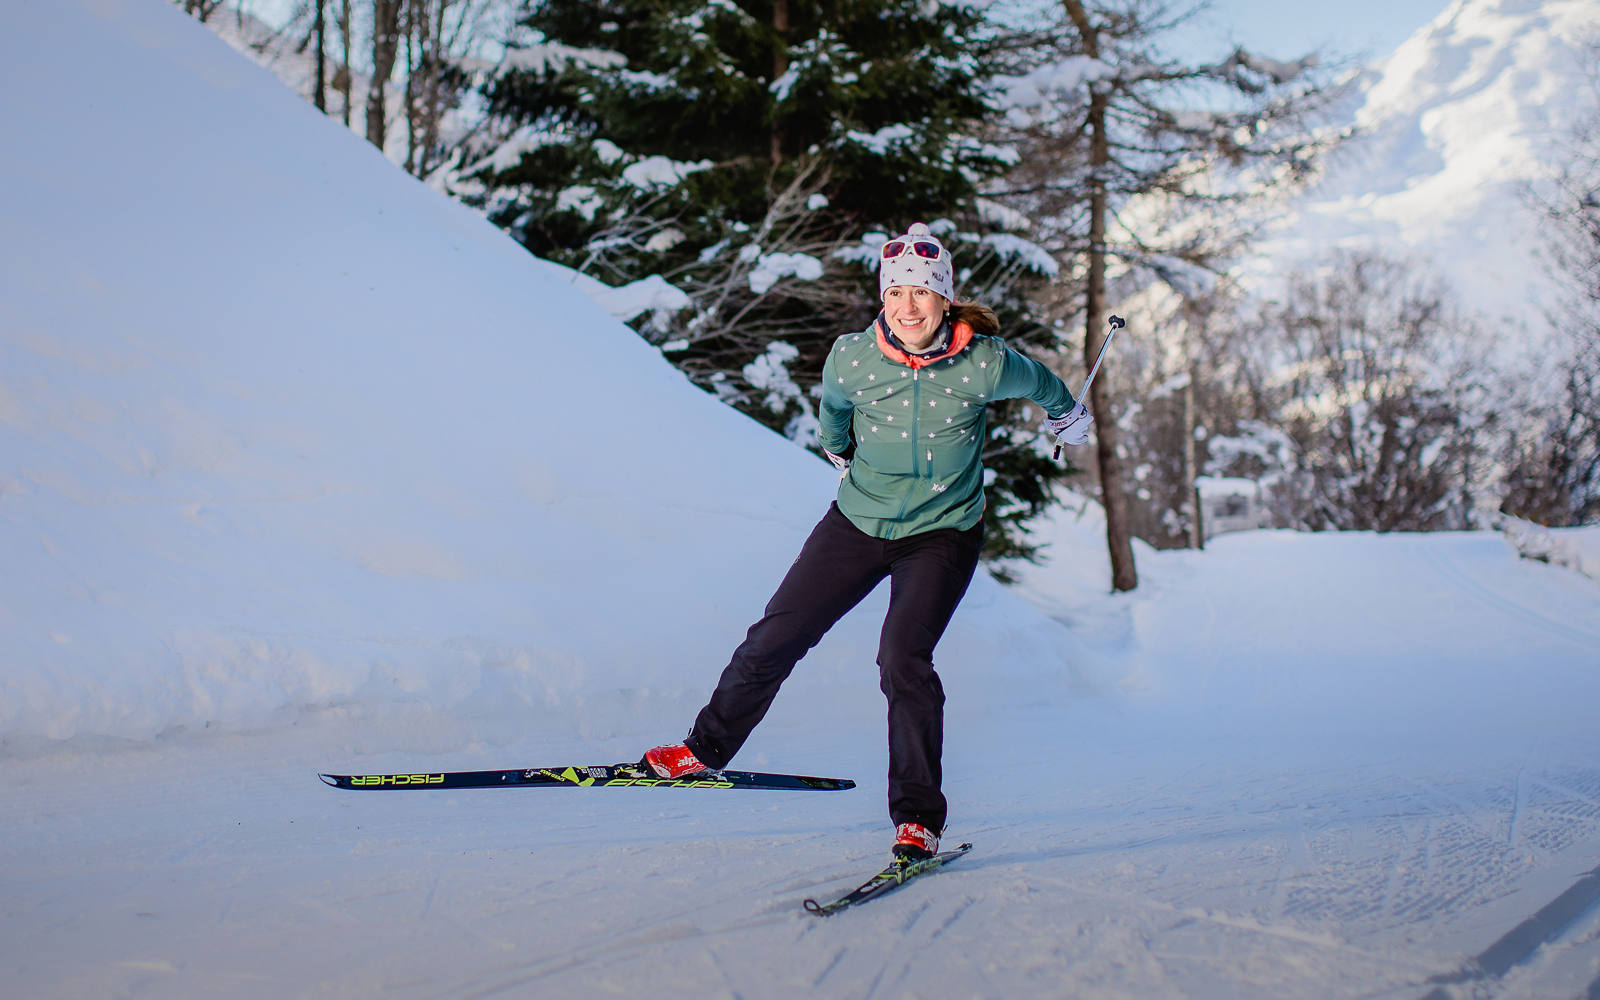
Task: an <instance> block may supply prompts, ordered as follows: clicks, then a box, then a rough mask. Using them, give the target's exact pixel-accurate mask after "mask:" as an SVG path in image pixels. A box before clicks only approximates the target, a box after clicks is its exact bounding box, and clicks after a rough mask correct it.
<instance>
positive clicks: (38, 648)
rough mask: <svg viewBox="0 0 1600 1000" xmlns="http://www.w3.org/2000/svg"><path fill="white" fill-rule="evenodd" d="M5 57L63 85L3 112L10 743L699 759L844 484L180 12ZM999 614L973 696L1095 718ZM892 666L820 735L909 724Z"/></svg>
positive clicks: (994, 593) (844, 679)
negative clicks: (238, 742)
mask: <svg viewBox="0 0 1600 1000" xmlns="http://www.w3.org/2000/svg"><path fill="white" fill-rule="evenodd" d="M7 27H8V30H7V31H6V32H5V33H4V37H3V38H0V59H3V60H4V61H5V63H6V65H7V66H8V68H9V72H10V73H11V75H12V77H13V78H14V79H18V80H23V79H50V80H53V81H54V82H53V83H52V85H51V86H49V87H42V88H29V89H28V90H27V92H26V93H25V94H24V93H22V92H21V91H18V90H17V89H16V88H12V91H11V93H10V94H9V96H7V97H6V98H5V99H4V104H3V105H0V108H3V110H0V131H3V133H4V134H5V135H6V136H7V137H8V140H9V148H10V149H12V150H13V154H12V155H11V156H9V157H7V158H6V159H5V161H4V162H3V164H0V220H3V223H4V227H5V231H6V234H7V238H6V240H5V241H4V244H3V249H0V254H3V255H4V263H3V266H0V289H3V292H0V456H3V464H0V551H3V552H4V554H5V561H6V569H7V572H6V573H5V574H3V576H0V740H3V741H4V742H5V743H7V744H9V745H16V744H17V743H18V742H20V741H30V740H38V739H48V740H63V739H69V738H74V737H91V736H98V737H118V738H128V739H147V738H150V737H153V736H155V735H157V734H161V733H166V732H171V731H175V730H182V729H195V728H201V727H206V726H213V725H218V726H222V727H224V728H229V727H233V728H238V727H255V726H276V725H286V724H291V723H293V722H295V721H297V720H299V719H300V718H302V717H304V716H305V715H306V714H307V713H312V712H317V713H327V712H330V711H334V712H347V713H352V714H358V713H360V712H363V711H371V710H375V709H378V708H381V707H382V706H396V705H403V706H411V707H412V709H414V710H417V711H424V712H436V713H451V714H453V715H455V716H460V717H464V718H475V719H485V720H488V719H497V720H500V721H499V722H498V723H497V725H502V726H506V727H512V728H519V729H521V730H524V731H525V730H527V729H529V728H536V727H543V728H545V729H547V730H548V731H551V732H570V733H577V734H580V735H582V734H585V733H587V734H590V735H592V734H593V733H595V732H597V731H604V732H615V731H616V729H617V727H621V728H622V729H624V730H626V731H627V732H629V733H634V732H638V733H641V734H648V736H650V737H654V736H670V735H674V734H676V733H678V732H681V731H682V730H683V728H684V727H685V726H686V725H687V723H688V721H689V719H688V715H687V713H688V711H689V710H690V709H692V708H693V707H694V706H695V705H696V704H697V703H698V701H699V700H700V699H702V698H703V697H704V695H705V693H706V691H707V689H708V687H709V685H710V684H711V683H712V682H713V681H714V679H715V676H716V673H717V671H718V670H719V669H720V667H721V665H722V663H723V662H724V660H725V657H726V654H727V652H728V650H729V649H730V648H731V646H732V645H733V643H734V642H736V641H737V639H738V638H739V636H741V635H742V633H743V629H744V627H745V626H746V625H747V624H748V622H749V621H751V620H753V619H754V617H756V616H757V615H758V614H759V613H760V609H761V605H762V602H763V601H764V600H765V598H766V595H767V594H768V593H769V592H770V590H771V588H772V586H773V585H774V584H775V583H776V580H777V579H778V577H779V576H780V575H781V573H782V571H783V570H784V568H785V567H786V566H787V565H788V562H789V560H790V559H791V558H792V556H793V553H794V551H795V550H796V548H797V547H798V545H799V544H800V542H801V540H802V539H803V538H804V536H805V534H806V532H807V531H808V530H809V528H810V525H811V524H812V523H813V522H814V521H815V519H816V518H817V517H818V516H820V514H821V513H822V511H823V509H824V507H825V505H826V503H827V501H828V499H829V497H830V495H831V492H832V489H833V486H834V483H835V479H834V476H833V475H832V473H831V471H830V467H829V466H827V465H826V464H825V463H823V462H821V461H820V460H819V459H816V458H814V457H812V456H810V455H808V454H806V453H804V452H802V451H799V450H797V449H795V448H794V447H792V446H790V445H789V444H787V443H786V442H784V441H783V440H781V439H780V438H778V437H776V436H775V435H773V434H771V433H770V432H768V431H766V430H765V429H763V428H761V427H760V426H758V425H757V424H755V423H753V422H751V421H749V420H746V419H745V418H743V417H741V416H739V415H738V414H737V413H735V412H733V411H731V410H729V409H728V408H726V407H725V406H723V405H722V404H720V403H718V402H716V401H715V400H713V399H712V398H710V397H708V396H706V395H705V394H703V393H701V392H700V391H698V390H696V389H694V388H693V387H692V386H690V385H689V384H688V383H687V382H686V381H685V380H684V379H683V378H682V377H681V376H680V375H679V374H678V373H677V372H675V371H674V370H673V369H672V368H671V367H670V366H669V365H667V364H666V363H665V362H664V361H663V360H662V359H661V357H660V355H659V353H658V352H657V351H655V350H653V349H652V348H650V347H649V346H648V345H646V344H644V343H643V342H642V341H640V340H639V339H638V338H637V337H635V336H634V335H633V334H632V333H630V332H629V331H628V330H627V329H626V328H624V327H623V326H622V325H621V324H619V323H618V322H617V321H616V320H615V319H613V318H612V317H611V316H609V315H607V314H606V312H605V311H604V310H602V309H601V308H600V307H599V306H597V305H596V304H595V303H593V302H591V301H590V300H589V299H587V298H586V297H585V296H584V295H583V294H582V293H581V292H580V291H579V290H578V289H576V288H574V287H573V285H572V284H571V282H570V280H569V279H568V280H564V279H563V278H562V276H561V275H559V274H558V273H557V272H555V271H554V270H552V269H551V268H549V267H547V266H543V265H542V264H540V262H537V261H534V260H532V259H530V258H529V257H528V256H527V255H526V254H525V253H524V252H523V251H522V250H521V249H520V248H519V247H517V246H516V245H514V244H513V243H512V242H511V241H510V240H509V239H508V238H507V237H505V236H504V235H502V234H501V233H499V232H497V231H496V230H495V229H494V228H493V227H492V226H490V225H489V224H488V223H486V222H484V221H483V220H481V219H479V218H477V217H476V216H474V215H473V214H472V213H471V212H469V211H468V210H466V209H464V208H462V207H460V206H458V205H455V204H453V203H451V202H450V201H449V200H447V199H445V198H443V197H441V196H439V195H437V194H436V193H434V192H432V191H430V190H429V189H428V188H426V187H425V186H424V185H423V184H421V183H420V182H417V181H415V180H413V179H412V178H410V177H408V176H406V175H405V174H403V173H402V172H400V171H398V170H397V169H395V168H393V167H392V166H390V165H389V164H388V163H387V162H385V161H384V159H383V158H382V156H380V155H379V153H378V152H377V151H376V150H374V149H372V148H370V147H369V146H367V145H366V144H365V143H363V142H362V141H361V140H359V139H358V138H356V137H355V136H353V135H351V134H350V133H349V132H348V131H347V130H345V129H344V128H342V127H341V126H340V125H339V124H338V123H337V122H334V121H330V120H327V119H325V118H322V117H320V116H319V115H318V114H317V113H316V112H315V111H314V110H313V109H312V108H310V107H308V106H306V105H305V104H304V103H303V102H302V101H301V100H300V99H299V98H297V97H296V96H295V95H294V94H292V93H291V92H290V91H289V90H287V89H286V88H284V87H283V86H282V85H281V84H279V83H278V82H277V81H276V80H274V79H273V78H272V77H271V76H270V75H269V74H268V73H267V72H266V71H265V70H262V69H260V68H258V67H256V66H253V65H251V64H250V62H249V61H248V60H246V59H244V58H243V57H241V56H239V55H238V54H236V53H235V52H233V51H231V50H230V49H229V48H228V47H227V45H225V44H224V43H223V42H221V41H219V40H218V39H217V38H216V37H214V36H213V35H212V34H211V33H210V32H209V31H208V30H207V29H206V28H205V27H204V26H202V25H200V24H198V23H196V22H195V21H193V20H191V19H189V18H188V17H186V16H184V15H183V13H182V12H181V11H180V10H178V9H176V8H175V7H173V6H172V5H170V4H167V3H164V2H162V0H20V2H19V3H18V4H14V5H12V7H11V13H10V16H9V18H8V25H7ZM67 62H71V63H73V64H74V65H81V66H87V67H92V68H93V72H83V73H74V74H68V75H67V76H65V77H63V76H62V75H61V74H60V73H59V72H58V70H59V67H60V66H61V65H63V64H64V63H67ZM875 600H881V598H878V599H875ZM969 604H970V606H969V607H968V608H967V609H966V610H965V612H964V614H963V615H962V616H961V617H960V618H959V619H958V622H957V624H956V627H955V628H954V629H953V630H952V633H951V635H950V636H949V637H948V638H947V640H946V643H945V646H944V647H943V653H944V656H945V657H947V658H948V659H949V660H950V661H951V662H952V663H956V664H959V663H962V662H980V663H983V664H989V663H999V664H1002V665H1003V664H1007V663H1020V662H1028V663H1030V664H1032V665H1034V666H1033V667H1032V668H1030V669H1039V668H1042V669H1046V670H1049V671H1051V672H1052V673H1053V674H1059V676H1060V677H1061V678H1062V683H1064V684H1071V683H1074V681H1073V678H1074V677H1075V676H1076V674H1075V673H1074V670H1075V669H1076V668H1075V665H1074V664H1075V660H1077V659H1078V658H1079V656H1078V654H1079V653H1081V650H1080V649H1079V647H1078V646H1077V645H1076V644H1075V643H1074V641H1073V640H1072V638H1071V637H1070V636H1068V635H1067V634H1065V633H1064V631H1063V630H1061V629H1060V628H1059V627H1058V626H1056V625H1054V624H1052V623H1050V622H1049V621H1047V620H1045V619H1044V618H1042V617H1041V616H1039V615H1037V614H1035V613H1033V612H1032V611H1030V610H1029V609H1027V608H1025V607H1024V606H1022V605H1021V604H1020V603H1019V602H1018V601H1016V600H1015V599H1013V598H1011V597H1010V596H1009V595H1007V594H1005V593H1004V592H1002V591H1001V590H1000V589H999V588H998V587H997V586H996V585H994V584H992V583H991V582H989V581H987V580H981V581H979V583H978V584H977V585H976V586H975V587H974V591H973V594H972V596H971V598H970V602H969ZM869 610H870V609H869ZM875 642H876V622H875V621H873V620H872V616H871V615H870V613H864V614H859V615H857V616H856V617H855V618H854V619H852V620H851V621H849V622H847V623H846V626H845V627H844V628H842V629H841V631H840V633H839V635H838V637H837V638H835V639H830V642H829V644H826V645H825V646H824V647H822V648H820V649H819V650H818V651H817V653H816V654H814V656H813V660H812V662H811V663H810V664H808V667H807V671H806V674H807V680H805V681H803V682H802V681H798V680H797V682H796V684H795V686H796V688H797V691H798V693H797V694H796V695H794V696H793V697H794V701H795V705H796V707H797V708H804V707H805V706H807V705H811V704H822V703H823V699H827V698H831V699H833V700H835V701H840V700H848V699H849V698H852V697H854V696H856V695H860V696H861V699H862V700H863V701H865V702H867V703H875V702H876V701H877V699H878V695H877V694H876V678H875V676H873V674H874V673H875V671H874V669H873V667H872V653H873V647H874V646H875ZM986 669H987V668H986ZM1005 676H1006V673H1005V668H1004V667H1003V666H1002V667H1001V668H997V669H994V670H989V672H988V673H987V674H986V675H985V676H984V677H983V678H981V679H980V678H979V677H978V676H977V675H976V674H973V675H972V677H971V678H970V679H969V680H967V681H965V682H963V680H962V679H961V678H960V677H959V676H958V677H956V678H955V679H954V680H953V681H952V686H954V687H957V688H959V687H961V686H962V684H963V683H966V684H967V685H968V686H970V687H972V688H973V689H974V690H975V691H979V692H981V691H982V690H983V688H984V685H986V684H990V683H992V682H993V681H994V680H995V679H996V678H1000V679H1003V678H1004V677H1005ZM808 685H809V686H808ZM808 691H809V692H811V693H810V694H809V695H808V694H807V693H806V692H808ZM807 698H810V699H812V700H810V701H808V700H807ZM878 711H879V710H878V709H876V708H874V709H872V713H873V714H874V715H876V714H877V713H878ZM485 725H486V726H487V725H488V723H485ZM480 735H482V734H480ZM641 738H645V737H641Z"/></svg>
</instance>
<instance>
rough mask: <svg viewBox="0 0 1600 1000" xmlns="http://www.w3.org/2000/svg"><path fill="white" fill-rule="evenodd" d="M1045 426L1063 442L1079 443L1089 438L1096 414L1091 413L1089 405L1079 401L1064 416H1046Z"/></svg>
mask: <svg viewBox="0 0 1600 1000" xmlns="http://www.w3.org/2000/svg"><path fill="white" fill-rule="evenodd" d="M1044 426H1045V429H1046V430H1048V431H1049V432H1050V433H1051V434H1054V435H1055V437H1056V440H1057V441H1060V442H1061V443H1062V444H1069V445H1079V444H1083V443H1084V442H1085V441H1087V440H1089V430H1090V428H1092V427H1093V426H1094V416H1093V415H1092V414H1090V413H1089V408H1088V407H1087V406H1084V405H1083V404H1082V403H1079V404H1078V405H1077V406H1074V407H1073V408H1072V409H1070V410H1068V411H1067V412H1066V413H1065V414H1064V415H1062V416H1059V417H1046V418H1045V421H1044Z"/></svg>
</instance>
